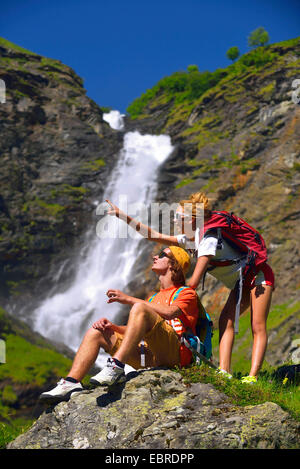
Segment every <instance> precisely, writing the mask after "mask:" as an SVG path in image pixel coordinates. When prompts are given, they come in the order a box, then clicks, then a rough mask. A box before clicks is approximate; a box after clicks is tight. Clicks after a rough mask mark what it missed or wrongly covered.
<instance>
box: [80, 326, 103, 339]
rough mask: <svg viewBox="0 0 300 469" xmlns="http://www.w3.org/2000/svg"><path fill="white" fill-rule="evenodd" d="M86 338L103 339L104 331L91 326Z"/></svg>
mask: <svg viewBox="0 0 300 469" xmlns="http://www.w3.org/2000/svg"><path fill="white" fill-rule="evenodd" d="M84 338H85V339H87V340H93V341H99V342H100V341H101V340H102V339H103V332H102V331H100V330H99V329H95V328H94V327H90V328H89V329H88V330H87V331H86V333H85V336H84Z"/></svg>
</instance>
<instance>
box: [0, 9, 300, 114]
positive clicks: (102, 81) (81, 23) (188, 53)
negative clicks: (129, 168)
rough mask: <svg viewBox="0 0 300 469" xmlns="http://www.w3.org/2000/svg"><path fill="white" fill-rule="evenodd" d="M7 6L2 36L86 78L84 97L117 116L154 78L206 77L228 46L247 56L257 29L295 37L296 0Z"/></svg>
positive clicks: (299, 30)
mask: <svg viewBox="0 0 300 469" xmlns="http://www.w3.org/2000/svg"><path fill="white" fill-rule="evenodd" d="M1 3H2V2H1ZM5 3H6V4H5V5H4V2H3V3H2V4H1V9H0V27H1V29H0V35H1V36H2V37H4V38H5V39H8V40H10V41H12V42H14V43H16V44H18V45H20V46H22V47H25V48H26V49H29V50H32V51H33V52H36V53H38V54H41V55H44V56H46V57H51V58H55V59H59V60H61V61H62V62H63V63H65V64H67V65H69V66H70V67H72V68H73V69H74V70H75V71H76V73H78V74H79V75H80V76H81V77H82V78H83V79H84V86H85V88H86V90H87V95H88V96H89V97H91V98H92V99H94V100H95V101H96V102H97V103H98V104H99V105H100V106H110V107H112V108H113V109H118V110H120V111H121V112H125V110H126V108H127V106H128V105H129V104H130V103H131V102H132V101H133V100H134V99H135V98H136V97H138V96H140V95H141V93H143V92H145V91H146V89H148V88H151V87H152V86H153V85H154V84H155V83H157V81H158V80H160V79H161V78H163V77H164V76H166V75H170V74H171V73H173V72H175V71H178V70H186V68H187V66H188V65H190V64H197V65H198V66H199V69H200V70H210V71H213V70H215V69H216V68H219V67H226V66H227V65H229V63H230V61H229V60H228V59H227V58H226V51H227V50H228V49H229V47H231V46H238V47H239V49H240V51H241V53H245V52H247V51H248V50H249V48H248V46H247V37H248V36H249V34H250V32H251V31H253V30H254V29H256V28H257V27H259V26H263V27H264V28H265V29H266V30H267V31H268V33H269V35H270V42H271V43H273V42H278V41H283V40H286V39H291V38H294V37H297V36H300V1H299V0H298V1H297V0H285V1H283V0H281V1H279V0H251V1H250V0H249V1H245V0H239V1H238V0H233V1H221V0H210V1H204V0H127V1H126V0H114V1H112V0H111V1H108V0H106V1H104V0H98V1H97V0H51V1H48V0H26V1H24V0H10V1H6V2H5Z"/></svg>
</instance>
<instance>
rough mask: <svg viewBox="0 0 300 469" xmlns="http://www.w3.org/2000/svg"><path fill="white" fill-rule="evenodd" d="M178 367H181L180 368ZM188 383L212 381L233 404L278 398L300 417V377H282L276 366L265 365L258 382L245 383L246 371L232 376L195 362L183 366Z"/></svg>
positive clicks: (279, 401)
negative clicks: (229, 378)
mask: <svg viewBox="0 0 300 469" xmlns="http://www.w3.org/2000/svg"><path fill="white" fill-rule="evenodd" d="M177 371H178V370H177ZM179 372H180V373H181V375H182V376H183V378H184V381H185V382H186V383H198V382H202V383H210V384H212V385H213V386H215V388H216V389H218V390H219V391H221V392H223V393H224V394H226V395H227V396H228V397H229V398H230V401H231V402H232V404H234V405H238V406H248V405H258V404H262V403H264V402H275V403H276V404H278V405H279V406H280V407H281V408H282V409H284V410H285V411H287V412H289V413H290V414H291V415H292V417H293V418H294V419H296V420H298V421H300V387H299V376H298V377H297V379H291V378H289V379H286V378H285V377H284V378H282V377H281V378H280V377H279V376H278V374H277V373H276V370H275V368H271V367H268V369H265V371H263V372H262V373H261V374H260V376H259V379H258V381H257V383H256V384H254V385H249V384H242V383H241V381H240V378H241V376H242V375H246V374H247V371H246V370H244V373H241V372H239V373H234V374H233V378H232V379H231V380H228V379H226V378H224V377H222V376H221V375H219V374H217V373H215V371H214V370H213V369H212V368H210V367H209V366H207V365H204V364H203V365H201V366H196V365H194V366H191V367H190V368H183V369H181V370H179Z"/></svg>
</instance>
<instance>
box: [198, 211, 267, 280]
mask: <svg viewBox="0 0 300 469" xmlns="http://www.w3.org/2000/svg"><path fill="white" fill-rule="evenodd" d="M208 230H215V231H217V233H218V246H217V248H218V249H221V248H222V243H223V238H224V239H225V240H226V241H227V242H228V244H230V245H231V246H232V247H233V248H234V249H237V250H238V251H240V252H242V253H244V254H245V256H247V262H246V267H247V269H245V270H246V272H245V273H244V275H245V274H246V273H247V272H248V271H249V270H254V271H255V272H256V273H257V272H258V270H259V266H260V265H261V264H263V263H264V262H266V261H267V259H268V255H267V248H266V243H265V241H264V239H263V237H262V236H261V234H260V233H259V232H258V231H257V230H255V229H254V228H253V227H252V226H250V225H249V224H248V223H247V222H246V221H245V220H243V219H242V218H239V217H237V216H236V215H234V214H233V212H231V213H229V212H226V211H212V212H211V216H210V218H209V220H208V221H207V222H204V227H203V230H201V231H200V240H201V239H202V237H203V236H204V235H205V234H206V233H207V231H208ZM219 262H220V263H219ZM219 262H218V261H211V265H214V266H216V265H224V263H223V261H219ZM229 262H230V261H229Z"/></svg>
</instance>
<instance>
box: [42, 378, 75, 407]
mask: <svg viewBox="0 0 300 469" xmlns="http://www.w3.org/2000/svg"><path fill="white" fill-rule="evenodd" d="M82 390H83V387H82V384H81V383H79V382H78V383H71V382H70V381H66V380H65V379H63V378H62V379H61V380H60V381H58V383H57V385H56V386H55V388H53V389H51V391H47V392H43V393H42V394H41V395H40V397H39V400H40V401H45V402H56V401H57V402H60V401H68V400H69V399H70V397H71V394H72V393H73V392H79V391H82Z"/></svg>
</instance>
